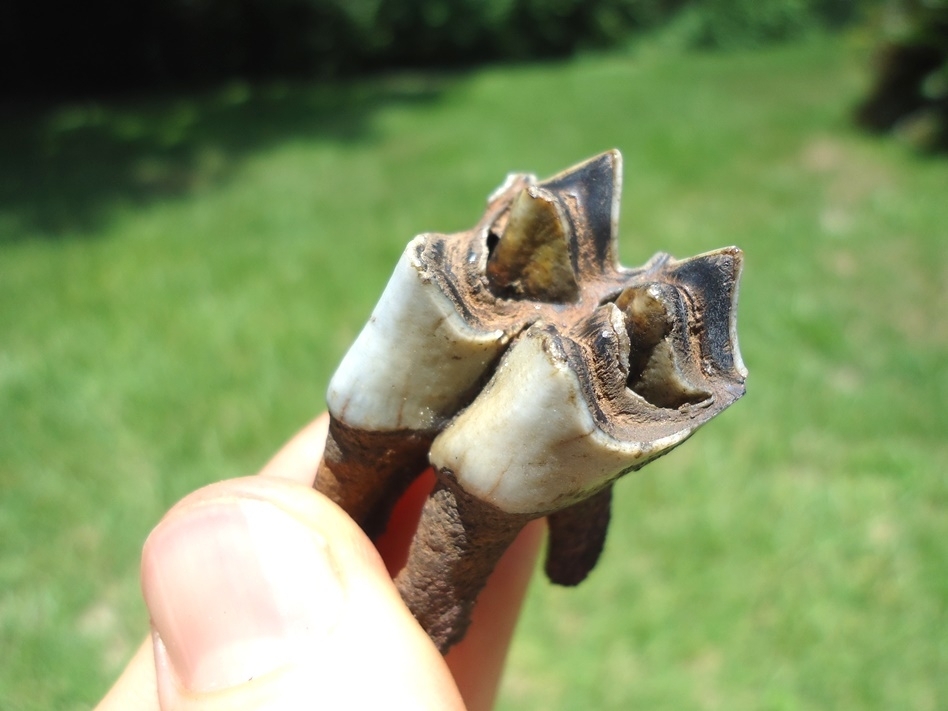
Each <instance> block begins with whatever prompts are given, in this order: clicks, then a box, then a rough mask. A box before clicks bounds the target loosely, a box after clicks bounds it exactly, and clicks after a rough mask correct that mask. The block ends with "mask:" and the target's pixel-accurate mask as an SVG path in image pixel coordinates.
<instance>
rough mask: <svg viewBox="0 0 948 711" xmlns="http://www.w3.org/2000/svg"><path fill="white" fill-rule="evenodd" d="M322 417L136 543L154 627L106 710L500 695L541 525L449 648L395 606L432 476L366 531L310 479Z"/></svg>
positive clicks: (281, 706) (192, 498)
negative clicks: (374, 531) (253, 469)
mask: <svg viewBox="0 0 948 711" xmlns="http://www.w3.org/2000/svg"><path fill="white" fill-rule="evenodd" d="M327 426H328V417H327V416H325V415H324V416H322V417H320V418H318V419H316V420H315V421H313V422H312V423H310V424H309V425H308V426H307V427H306V428H304V429H303V430H302V431H301V432H300V433H299V434H297V435H296V436H295V437H294V438H293V439H292V440H290V442H289V443H287V445H286V446H285V447H283V449H281V450H280V451H279V452H278V453H277V454H276V455H275V456H274V457H273V458H272V459H271V460H270V462H269V463H267V464H266V465H265V466H264V467H263V469H262V470H261V471H260V472H259V474H258V475H257V476H254V477H246V478H242V479H233V480H229V481H223V482H219V483H217V484H212V485H210V486H208V487H205V488H203V489H201V490H199V491H197V492H195V493H193V494H191V495H189V496H187V497H185V498H184V499H183V500H182V501H180V502H179V503H178V504H176V505H175V506H174V507H173V508H172V509H171V510H170V511H169V512H168V513H167V514H166V515H165V517H164V518H163V519H162V520H161V521H160V522H159V524H158V525H157V526H156V527H155V529H154V530H153V531H152V533H151V535H150V536H149V538H148V540H147V541H146V543H145V547H144V551H143V554H142V591H143V594H144V598H145V602H146V605H147V607H148V610H149V613H150V615H151V620H152V635H151V637H150V638H149V639H148V640H146V641H145V642H144V643H143V644H142V645H141V647H140V648H139V650H138V652H137V653H136V654H135V656H134V657H133V659H132V660H131V661H130V662H129V664H128V666H127V667H126V669H125V671H124V672H123V674H122V675H121V676H120V677H119V679H118V680H117V681H116V682H115V684H114V686H113V687H112V689H111V690H110V691H109V693H108V694H107V695H106V697H105V698H104V699H103V700H102V701H101V702H100V704H99V706H98V707H97V709H98V711H117V710H119V709H121V710H122V711H156V710H157V709H162V710H163V711H172V710H173V711H261V710H263V709H267V710H268V711H289V710H290V709H301V708H326V709H366V708H379V709H382V708H385V709H419V710H422V711H426V710H428V709H430V710H431V711H434V710H436V709H437V710H438V711H450V710H454V709H468V711H487V710H488V709H490V708H492V707H493V704H494V700H495V697H496V694H497V688H498V684H499V681H500V676H501V673H502V671H503V666H504V661H505V658H506V653H507V649H508V646H509V644H510V639H511V637H512V634H513V629H514V626H515V624H516V621H517V616H518V614H519V611H520V605H521V602H522V600H523V596H524V593H525V591H526V588H527V584H528V582H529V579H530V575H531V572H532V570H533V567H534V562H535V560H536V556H537V553H538V550H539V547H540V543H541V540H542V537H543V524H542V522H534V523H533V524H531V525H529V526H527V528H526V529H525V530H524V531H523V533H522V534H521V535H520V537H519V538H518V539H517V541H516V542H515V543H514V545H513V546H511V548H510V549H509V550H508V551H507V553H506V554H505V555H504V557H503V559H502V560H501V561H500V564H499V565H498V567H497V569H496V570H495V572H494V574H493V575H492V576H491V578H490V580H489V581H488V584H487V586H486V588H485V589H484V591H483V592H482V593H481V596H480V598H479V600H478V603H477V606H476V608H475V610H474V615H473V621H472V624H471V627H470V629H469V630H468V633H467V636H466V637H465V639H464V640H463V641H462V642H461V643H460V644H458V645H457V646H456V647H454V648H453V649H452V650H451V652H450V653H449V654H448V655H447V657H442V656H441V655H440V654H439V653H438V651H437V650H436V649H435V647H434V645H433V644H432V643H431V641H430V640H429V639H428V637H427V636H426V635H425V634H424V632H423V631H422V630H421V628H420V627H419V626H418V624H417V623H416V622H415V620H414V618H413V617H412V616H411V613H410V612H409V611H408V609H407V608H406V607H405V606H404V604H402V601H401V599H400V598H399V596H398V593H397V591H396V590H395V587H394V585H393V583H392V575H393V574H394V573H396V572H397V571H398V570H399V568H400V567H401V566H402V564H403V563H404V560H405V557H406V555H407V549H408V544H409V542H410V540H411V535H412V533H413V531H414V528H415V526H416V524H417V520H418V515H419V512H420V509H421V505H422V503H423V501H424V498H425V496H426V495H427V490H428V489H430V487H431V484H432V482H433V477H432V475H431V474H430V472H429V473H427V474H426V475H425V476H423V477H422V478H421V479H420V480H419V481H418V482H417V483H416V484H415V485H414V486H413V487H412V488H411V489H410V490H409V492H408V493H407V494H406V495H405V497H404V498H403V499H402V500H401V501H400V502H399V505H398V506H397V507H396V510H395V512H394V514H393V518H392V521H391V523H390V525H389V530H388V531H387V532H386V534H385V535H384V536H383V537H382V538H381V539H380V540H379V541H377V542H376V545H373V544H372V542H371V541H369V540H368V539H367V538H366V537H365V535H364V534H363V533H362V531H361V529H360V528H359V527H358V526H357V525H356V524H355V523H354V522H353V521H352V520H351V519H350V518H349V517H348V516H347V515H346V514H345V513H344V512H343V511H342V510H341V509H339V508H338V507H337V506H336V505H335V504H333V503H332V502H330V501H329V500H328V499H326V498H325V497H323V496H322V495H321V494H319V493H318V492H316V491H314V490H313V488H312V485H313V479H314V476H315V473H316V468H317V465H318V463H319V460H320V458H321V456H322V450H323V444H324V442H325V438H326V428H327Z"/></svg>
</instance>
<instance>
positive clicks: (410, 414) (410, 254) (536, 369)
mask: <svg viewBox="0 0 948 711" xmlns="http://www.w3.org/2000/svg"><path fill="white" fill-rule="evenodd" d="M620 186H621V156H620V155H619V153H618V151H609V152H607V153H603V154H601V155H599V156H596V157H594V158H592V159H590V160H588V161H586V162H584V163H581V164H579V165H578V166H575V167H573V168H570V169H569V170H566V171H564V172H562V173H560V174H558V175H556V176H554V177H552V178H549V179H547V180H544V181H540V182H538V181H537V180H536V178H535V177H534V176H532V175H529V174H523V173H514V174H511V175H509V176H508V178H507V180H506V181H505V183H504V184H503V185H502V186H501V187H500V188H499V189H498V190H497V191H496V192H495V193H494V194H492V195H491V197H490V198H489V200H488V207H487V211H486V212H485V214H484V216H483V217H482V218H481V220H480V221H479V222H478V224H477V225H476V226H475V227H474V228H473V229H471V230H468V231H467V232H462V233H458V234H454V235H441V234H434V233H432V234H425V235H421V236H420V237H417V238H416V239H414V240H413V241H412V242H411V243H410V244H409V245H408V247H407V249H406V251H405V253H404V254H403V256H402V259H401V260H400V261H399V263H398V265H397V267H396V269H395V273H394V274H393V275H392V278H391V280H390V282H389V284H388V286H387V287H386V289H385V292H384V294H383V296H382V298H381V300H380V302H379V304H378V306H377V307H376V309H375V311H374V312H373V315H372V318H370V320H369V323H368V324H366V326H365V328H364V329H363V331H362V333H361V334H360V335H359V337H358V338H357V340H356V342H355V344H354V345H353V346H352V348H351V349H350V351H349V352H348V353H347V355H346V356H345V358H344V359H343V362H342V364H341V365H340V367H339V369H338V371H337V372H336V374H335V375H334V377H333V379H332V381H331V383H330V388H329V396H328V400H329V409H330V414H331V422H330V429H329V437H328V439H327V443H326V453H325V455H324V460H323V462H322V463H321V464H320V468H319V471H318V473H317V478H316V487H317V489H319V490H321V491H323V492H324V493H326V494H327V495H328V496H330V497H331V498H332V499H333V500H335V501H336V502H337V503H339V504H340V505H341V506H342V507H343V508H344V509H345V510H346V511H348V512H349V513H350V515H352V516H353V518H355V519H356V520H357V521H358V522H359V523H360V524H361V525H362V526H363V527H364V528H365V529H366V531H367V532H369V533H370V534H375V533H377V532H379V531H380V530H381V528H382V527H383V526H384V524H385V521H386V519H387V516H388V512H389V510H390V507H391V505H392V504H393V503H394V501H395V500H396V499H397V497H398V496H399V495H400V494H401V493H402V492H403V491H404V489H405V488H406V487H407V485H408V484H409V483H410V481H411V480H412V479H413V478H414V477H416V476H417V475H418V474H419V473H420V472H421V471H422V470H423V469H424V468H425V467H426V466H427V464H428V462H429V460H430V462H431V463H432V464H433V465H434V466H435V468H436V470H437V473H438V484H437V486H436V488H435V490H434V492H433V493H432V495H431V497H430V498H429V500H428V502H427V503H426V504H425V507H424V510H423V513H422V517H421V521H420V523H419V528H418V531H417V533H416V535H415V538H414V539H413V542H412V546H411V550H410V553H409V557H408V562H407V564H406V566H405V568H404V569H403V570H402V571H401V572H400V573H399V575H398V576H397V578H396V585H397V587H398V589H399V591H400V592H401V594H402V597H403V598H404V599H405V601H406V603H407V604H408V606H409V607H410V609H411V610H412V612H413V613H414V614H415V616H416V617H417V619H418V620H419V622H420V623H421V624H422V626H423V627H424V628H425V629H426V630H427V631H428V633H429V634H430V635H431V637H432V639H433V640H434V641H435V643H436V644H437V645H438V646H439V648H440V649H442V650H446V649H447V648H448V647H450V646H451V645H452V644H453V643H454V642H456V641H457V640H458V639H460V637H461V636H463V634H464V631H465V629H466V627H467V623H468V619H469V614H470V610H471V607H472V606H473V604H474V600H475V599H476V597H477V594H478V592H479V591H480V589H481V587H482V586H483V584H484V582H485V581H486V578H487V576H488V574H489V573H490V571H491V570H492V568H493V566H494V564H495V563H496V561H497V559H498V558H499V556H500V555H501V554H502V553H503V551H504V550H505V548H506V547H507V545H509V543H510V542H511V541H512V540H513V538H514V537H515V536H516V535H517V532H518V531H519V530H520V529H521V528H522V527H523V525H525V523H526V522H527V521H529V520H531V519H534V518H538V517H542V516H545V517H546V518H547V521H548V524H549V529H550V538H549V541H550V542H549V546H548V554H547V563H546V570H547V574H548V575H549V577H550V579H551V580H552V581H554V582H557V583H561V584H566V585H574V584H577V583H578V582H580V581H581V580H582V579H583V578H584V577H585V576H586V575H587V573H588V572H589V571H590V570H591V569H592V568H593V566H594V565H595V564H596V561H597V559H598V557H599V554H600V551H601V549H602V546H603V542H604V540H605V536H606V529H607V526H608V521H609V514H610V501H611V487H612V485H613V483H614V482H615V480H616V479H617V478H618V477H620V476H621V475H622V474H624V473H626V472H628V471H631V470H634V469H638V468H640V467H642V466H644V465H645V464H646V463H648V462H649V461H651V460H653V459H655V458H656V457H658V456H661V455H662V454H664V453H666V452H668V451H669V450H671V449H672V448H674V447H675V446H677V445H678V444H680V443H681V442H682V441H684V440H685V439H686V438H687V437H689V436H690V435H691V434H692V433H693V432H694V431H695V430H696V429H697V428H698V427H700V426H701V425H702V424H703V423H704V422H707V421H708V420H710V419H711V418H712V417H714V416H715V415H717V414H718V413H720V412H721V411H722V410H724V409H725V408H726V407H728V406H729V405H730V404H732V403H733V402H734V401H735V400H736V399H737V398H739V397H740V396H741V395H742V394H743V392H744V379H745V377H746V375H747V372H746V369H745V368H744V365H743V362H742V361H741V357H740V352H739V349H738V345H737V326H736V309H737V296H738V282H739V278H740V272H741V264H742V254H741V252H740V250H739V249H737V248H735V247H729V248H725V249H721V250H717V251H714V252H708V253H706V254H703V255H699V256H697V257H692V258H690V259H685V260H680V261H679V260H675V259H673V258H672V257H671V256H669V255H667V254H663V253H659V254H657V255H655V257H653V258H652V259H651V260H650V261H649V262H648V263H647V264H646V265H644V266H643V267H640V268H638V269H626V268H624V267H621V266H620V265H619V264H618V261H617V257H616V255H617V252H618V250H617V234H618V233H617V225H618V208H619V193H620Z"/></svg>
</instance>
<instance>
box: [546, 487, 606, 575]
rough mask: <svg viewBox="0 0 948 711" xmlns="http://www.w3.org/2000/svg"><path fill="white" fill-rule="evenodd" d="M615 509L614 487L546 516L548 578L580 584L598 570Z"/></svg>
mask: <svg viewBox="0 0 948 711" xmlns="http://www.w3.org/2000/svg"><path fill="white" fill-rule="evenodd" d="M611 506H612V484H610V485H609V486H607V487H606V488H605V489H603V490H602V491H600V492H599V493H598V494H593V495H592V496H591V497H589V498H588V499H586V500H585V501H580V502H579V503H578V504H574V505H573V506H570V507H568V508H565V509H563V510H561V511H556V512H554V513H552V514H550V515H549V516H547V518H546V520H547V526H548V528H549V531H550V535H549V542H548V544H547V549H546V564H545V566H544V569H545V570H546V576H547V577H548V578H549V579H550V581H551V582H553V583H556V584H557V585H579V584H580V583H581V582H583V580H585V579H586V576H587V575H589V573H590V571H592V569H593V568H595V567H596V563H597V562H598V561H599V556H600V555H601V554H602V549H603V546H604V545H605V543H606V533H607V531H608V529H609V517H610V512H611Z"/></svg>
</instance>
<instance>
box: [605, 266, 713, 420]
mask: <svg viewBox="0 0 948 711" xmlns="http://www.w3.org/2000/svg"><path fill="white" fill-rule="evenodd" d="M675 298H680V297H679V296H678V294H677V291H676V290H675V289H674V287H670V286H668V285H662V284H658V283H653V284H645V285H643V286H634V287H631V288H629V289H626V290H625V291H623V292H622V293H621V294H620V295H619V298H617V299H616V306H618V307H619V308H620V309H622V311H623V313H624V314H625V324H626V329H627V331H628V333H629V341H630V342H631V347H630V349H629V379H628V386H629V388H630V389H631V390H632V391H634V392H636V393H638V394H639V395H641V396H642V397H643V398H645V399H646V400H648V401H649V402H650V403H652V404H653V405H655V406H656V407H662V408H672V409H674V408H678V407H681V406H682V405H685V404H688V403H692V404H694V403H699V402H701V401H703V400H707V399H708V398H709V397H710V396H711V394H710V393H708V392H707V391H705V390H701V389H700V388H696V387H695V386H694V385H692V384H691V383H690V382H688V379H687V378H686V377H685V375H684V373H682V370H681V368H680V367H679V364H678V359H679V358H680V357H682V356H680V355H679V354H677V353H676V352H675V347H674V342H673V340H672V338H671V337H670V334H671V331H672V328H673V326H674V323H673V320H672V310H671V309H670V306H671V305H670V304H669V301H670V300H671V299H675Z"/></svg>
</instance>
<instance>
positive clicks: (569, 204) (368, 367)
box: [316, 151, 624, 534]
mask: <svg viewBox="0 0 948 711" xmlns="http://www.w3.org/2000/svg"><path fill="white" fill-rule="evenodd" d="M620 167H621V156H620V155H619V153H618V152H617V151H610V152H608V153H604V154H602V155H601V156H597V157H596V158H593V159H591V160H589V161H586V162H585V163H582V164H580V165H578V166H576V167H574V168H572V169H570V170H567V171H564V172H563V173H560V174H559V175H557V176H554V177H553V178H551V179H549V180H547V181H543V182H539V183H538V182H537V179H536V178H535V177H534V176H533V175H530V174H524V173H513V174H511V175H509V176H508V178H507V180H506V181H505V183H504V184H503V185H502V186H501V187H500V188H499V189H498V190H497V191H496V192H495V193H494V194H493V195H491V197H490V198H489V202H488V206H487V210H486V212H485V214H484V216H483V217H482V218H481V220H480V222H479V223H478V224H477V225H476V226H475V227H474V228H473V229H471V230H469V231H467V232H462V233H458V234H453V235H442V234H436V233H430V234H423V235H420V236H419V237H416V238H415V239H414V240H412V241H411V242H410V243H409V245H408V247H407V248H406V249H405V252H404V253H403V255H402V258H401V259H400V260H399V262H398V264H397V265H396V268H395V271H394V273H393V274H392V277H391V279H390V280H389V283H388V285H387V286H386V288H385V291H384V292H383V294H382V297H381V299H380V300H379V303H378V305H377V306H376V308H375V310H374V311H373V313H372V316H371V318H370V319H369V321H368V323H367V324H366V325H365V327H364V328H363V330H362V332H361V333H360V334H359V336H358V338H357V339H356V341H355V343H354V344H353V345H352V347H351V348H350V349H349V351H348V353H347V354H346V355H345V357H344V358H343V360H342V363H341V364H340V366H339V368H338V369H337V371H336V373H335V375H334V376H333V378H332V380H331V382H330V385H329V392H328V397H327V400H328V405H329V412H330V416H331V424H330V431H329V440H328V442H327V446H326V455H325V457H324V460H323V462H322V464H321V465H320V468H319V472H318V473H317V482H316V486H317V488H319V489H320V490H321V491H323V492H324V493H326V494H327V495H329V496H330V497H331V498H332V499H334V500H335V501H336V502H337V503H339V504H340V505H341V506H343V508H345V509H346V510H347V511H348V512H349V513H350V515H352V516H353V517H354V518H355V519H356V520H357V521H358V522H359V523H360V524H362V525H363V527H365V528H366V530H367V531H368V532H369V533H371V534H375V533H377V532H379V531H380V530H381V528H382V527H384V524H385V520H386V518H387V515H388V510H389V508H390V505H391V504H392V502H393V501H394V500H395V498H397V496H398V495H399V494H400V493H401V491H403V490H404V489H405V487H406V486H407V485H408V484H409V483H410V481H411V480H412V479H413V478H414V476H416V475H417V474H418V473H420V471H421V470H423V469H424V466H425V458H426V455H427V450H428V446H429V445H430V443H431V440H432V439H433V437H434V435H435V434H437V432H438V431H440V429H441V428H442V427H443V426H444V424H445V423H446V422H447V421H448V420H449V419H450V418H451V417H453V416H454V415H455V414H456V413H457V412H458V411H459V410H460V409H461V408H462V407H463V406H465V405H466V404H467V403H468V402H470V400H471V399H472V398H473V397H474V395H475V394H476V393H477V392H478V390H479V388H480V387H481V386H482V385H483V382H484V381H485V380H486V378H487V376H489V374H490V371H491V370H492V368H493V367H494V365H495V364H496V362H497V360H498V359H499V357H500V355H501V354H502V353H503V351H504V350H505V349H506V348H507V346H508V344H509V342H510V340H511V339H512V338H514V337H515V336H516V334H518V333H519V332H520V331H522V330H523V329H524V328H526V327H527V326H529V324H531V323H533V322H534V321H536V320H537V319H540V318H543V317H544V316H550V317H555V316H556V314H557V313H558V312H559V311H560V310H562V308H563V307H564V303H567V304H572V305H574V306H577V307H583V305H584V304H585V303H598V302H599V301H601V300H602V299H603V298H606V297H607V295H608V294H610V293H612V292H614V291H616V290H617V289H619V288H621V284H622V278H623V276H624V275H623V274H622V273H620V271H619V269H618V266H617V264H616V260H615V246H614V241H615V239H614V237H615V219H614V218H615V215H616V214H617V209H618V208H617V205H618V191H619V181H620V175H621V170H620Z"/></svg>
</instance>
